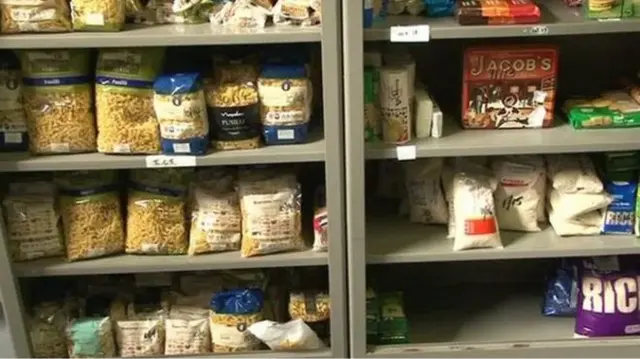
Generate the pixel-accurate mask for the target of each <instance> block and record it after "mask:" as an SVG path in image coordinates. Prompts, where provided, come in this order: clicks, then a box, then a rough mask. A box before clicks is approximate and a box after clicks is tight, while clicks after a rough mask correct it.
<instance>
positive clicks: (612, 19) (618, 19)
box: [598, 17, 622, 22]
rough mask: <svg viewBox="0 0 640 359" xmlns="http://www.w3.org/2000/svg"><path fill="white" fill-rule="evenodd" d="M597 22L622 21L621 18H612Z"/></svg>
mask: <svg viewBox="0 0 640 359" xmlns="http://www.w3.org/2000/svg"><path fill="white" fill-rule="evenodd" d="M598 21H599V22H616V21H622V19H621V18H619V17H612V18H610V19H598Z"/></svg>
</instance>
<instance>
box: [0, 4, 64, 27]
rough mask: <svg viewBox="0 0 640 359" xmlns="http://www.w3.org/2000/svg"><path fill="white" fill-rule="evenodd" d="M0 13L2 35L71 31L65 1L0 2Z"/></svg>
mask: <svg viewBox="0 0 640 359" xmlns="http://www.w3.org/2000/svg"><path fill="white" fill-rule="evenodd" d="M0 13H2V21H1V31H0V32H2V33H4V34H13V33H19V32H67V31H71V19H70V11H69V4H68V3H67V1H66V0H30V1H25V0H2V1H0Z"/></svg>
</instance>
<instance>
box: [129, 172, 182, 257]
mask: <svg viewBox="0 0 640 359" xmlns="http://www.w3.org/2000/svg"><path fill="white" fill-rule="evenodd" d="M189 173H190V170H187V169H161V170H149V169H147V170H136V171H132V172H131V177H130V186H131V189H130V191H129V198H128V206H127V209H128V210H127V214H128V216H127V239H126V252H127V253H138V254H186V253H187V247H188V240H187V228H186V226H187V223H186V212H185V202H186V200H185V198H186V190H187V185H186V184H187V182H188V176H189Z"/></svg>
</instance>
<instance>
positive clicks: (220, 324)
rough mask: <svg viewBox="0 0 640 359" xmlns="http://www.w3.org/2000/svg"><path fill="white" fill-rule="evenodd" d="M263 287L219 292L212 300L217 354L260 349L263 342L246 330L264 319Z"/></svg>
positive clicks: (212, 335)
mask: <svg viewBox="0 0 640 359" xmlns="http://www.w3.org/2000/svg"><path fill="white" fill-rule="evenodd" d="M263 304H264V295H263V293H262V291H261V290H260V289H246V290H244V289H238V290H232V291H226V292H218V293H216V294H215V295H214V297H213V299H212V300H211V317H210V327H211V341H212V342H213V352H214V353H229V352H246V351H253V350H258V349H259V348H260V341H259V340H258V339H257V338H255V337H254V336H253V335H251V333H250V332H249V331H248V330H247V329H248V328H249V326H250V325H252V324H253V323H256V322H259V321H261V320H263V319H264V316H263V314H262V307H263Z"/></svg>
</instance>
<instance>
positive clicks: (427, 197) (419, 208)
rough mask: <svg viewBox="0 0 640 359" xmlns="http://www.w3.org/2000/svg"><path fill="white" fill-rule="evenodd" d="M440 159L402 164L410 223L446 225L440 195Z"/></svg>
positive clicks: (445, 216) (446, 211) (446, 219)
mask: <svg viewBox="0 0 640 359" xmlns="http://www.w3.org/2000/svg"><path fill="white" fill-rule="evenodd" d="M443 164H444V163H443V159H442V158H425V159H419V160H415V161H409V162H406V163H405V164H404V172H405V175H404V178H405V185H406V189H407V199H408V201H409V217H410V220H411V222H414V223H424V224H432V223H437V224H445V223H448V219H449V218H448V217H449V212H448V209H447V202H446V201H445V199H444V195H443V193H442V178H441V175H442V167H443Z"/></svg>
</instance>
